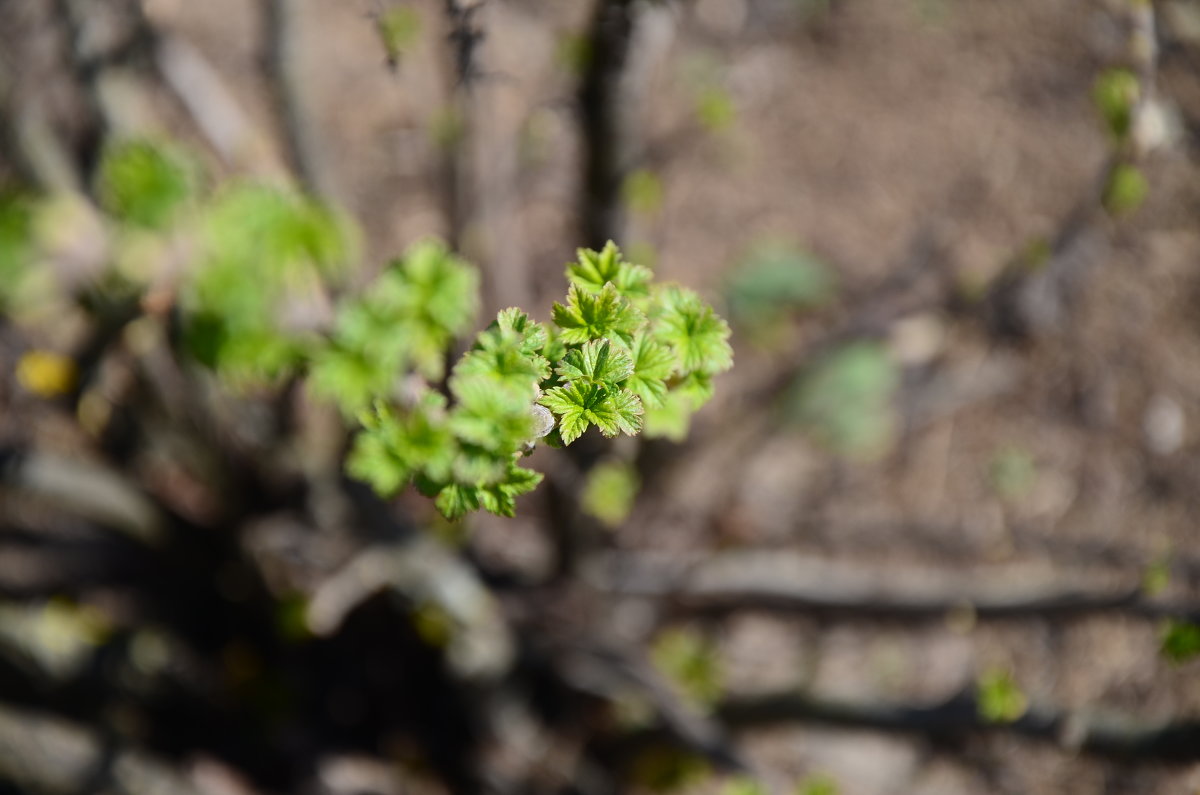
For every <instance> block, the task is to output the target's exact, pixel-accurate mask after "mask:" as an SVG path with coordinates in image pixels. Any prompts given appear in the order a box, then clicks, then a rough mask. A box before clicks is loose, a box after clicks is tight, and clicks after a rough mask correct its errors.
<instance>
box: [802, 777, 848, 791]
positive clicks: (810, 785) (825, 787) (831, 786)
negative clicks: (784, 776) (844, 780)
mask: <svg viewBox="0 0 1200 795" xmlns="http://www.w3.org/2000/svg"><path fill="white" fill-rule="evenodd" d="M839 792H841V788H840V787H838V783H837V781H836V780H835V779H834V778H833V776H829V775H826V774H824V773H818V774H816V775H814V776H809V777H808V778H806V779H804V781H801V782H800V783H799V784H797V785H796V795H838V793H839Z"/></svg>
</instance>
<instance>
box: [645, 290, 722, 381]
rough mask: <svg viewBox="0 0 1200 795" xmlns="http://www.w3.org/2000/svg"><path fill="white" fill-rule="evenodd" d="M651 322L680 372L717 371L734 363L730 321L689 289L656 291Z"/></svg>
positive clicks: (714, 372)
mask: <svg viewBox="0 0 1200 795" xmlns="http://www.w3.org/2000/svg"><path fill="white" fill-rule="evenodd" d="M656 297H657V299H658V302H659V309H658V311H657V313H656V317H655V320H654V324H653V330H654V333H655V335H656V336H657V337H658V339H659V340H660V341H662V342H664V343H666V344H667V345H669V346H670V347H671V349H672V350H673V351H674V352H675V362H676V368H677V369H678V371H679V372H681V373H692V372H698V373H706V374H710V375H711V374H716V373H720V372H724V371H725V370H728V369H729V368H730V367H732V366H733V349H732V348H730V347H729V325H728V324H727V323H726V322H725V321H724V319H722V318H721V316H720V315H718V314H717V313H716V312H714V311H713V308H712V307H711V306H709V305H708V304H706V303H704V302H703V301H701V300H700V297H699V296H698V295H696V294H695V293H694V292H692V291H691V290H686V289H684V288H682V287H674V286H672V287H667V288H664V289H662V290H659V291H658V292H657V293H656Z"/></svg>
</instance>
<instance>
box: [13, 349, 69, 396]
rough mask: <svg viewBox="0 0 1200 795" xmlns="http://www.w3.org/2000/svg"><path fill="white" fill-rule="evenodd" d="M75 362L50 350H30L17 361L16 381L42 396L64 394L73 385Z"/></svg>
mask: <svg viewBox="0 0 1200 795" xmlns="http://www.w3.org/2000/svg"><path fill="white" fill-rule="evenodd" d="M77 377H78V370H77V369H76V367H75V362H74V361H72V360H71V359H70V358H68V357H66V356H63V355H62V354H58V353H52V352H50V351H30V352H29V353H27V354H25V355H24V356H22V357H21V360H20V361H19V362H17V382H18V383H19V384H20V385H21V386H22V387H24V388H25V389H26V390H28V391H30V392H32V393H34V394H35V395H40V396H41V397H44V398H51V397H57V396H58V395H62V394H65V393H67V392H69V391H70V390H71V388H72V387H74V386H75V381H76V379H77Z"/></svg>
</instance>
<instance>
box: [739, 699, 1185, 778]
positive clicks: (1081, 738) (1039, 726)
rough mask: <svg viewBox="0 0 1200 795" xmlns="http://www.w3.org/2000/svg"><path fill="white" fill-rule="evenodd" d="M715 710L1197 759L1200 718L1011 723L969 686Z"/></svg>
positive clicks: (1031, 717)
mask: <svg viewBox="0 0 1200 795" xmlns="http://www.w3.org/2000/svg"><path fill="white" fill-rule="evenodd" d="M716 715H717V716H718V717H719V718H720V719H721V720H722V721H724V722H725V723H727V724H728V725H729V726H731V727H734V728H738V729H749V728H757V727H762V726H769V725H778V724H783V723H797V722H800V723H823V724H831V725H835V726H844V727H848V728H855V729H868V730H873V731H886V732H903V733H910V734H923V735H926V736H927V737H928V738H929V739H932V740H939V739H940V740H950V741H957V740H959V739H961V737H962V735H964V734H967V733H972V734H984V733H991V734H1013V735H1017V736H1021V737H1027V738H1030V739H1034V740H1040V741H1044V742H1050V743H1054V744H1056V745H1058V746H1060V747H1061V748H1063V749H1064V750H1067V751H1071V752H1083V753H1089V754H1095V755H1098V756H1107V757H1125V758H1128V757H1134V758H1138V759H1158V760H1163V761H1171V762H1191V761H1195V760H1197V759H1200V721H1181V722H1170V721H1144V720H1139V719H1136V718H1133V717H1130V716H1125V715H1102V714H1099V713H1088V712H1083V711H1079V712H1072V711H1067V710H1060V709H1055V708H1045V707H1043V708H1036V707H1035V708H1033V709H1030V710H1029V711H1028V712H1027V713H1026V714H1025V715H1023V716H1022V717H1021V718H1019V719H1018V720H1016V721H1013V722H1012V723H991V722H988V721H986V720H984V719H983V718H982V717H981V716H980V714H979V707H978V704H977V703H976V699H975V697H974V695H972V694H970V693H965V694H961V695H958V696H955V697H953V698H951V699H949V700H948V701H946V702H944V703H942V704H937V705H934V706H917V705H910V704H888V703H886V702H880V701H878V700H871V701H865V700H864V701H851V700H837V699H826V698H818V697H814V696H807V695H803V694H799V693H794V692H786V693H773V694H767V695H761V696H731V697H729V698H727V699H726V700H724V701H723V702H721V703H720V704H719V705H718V706H717V707H716Z"/></svg>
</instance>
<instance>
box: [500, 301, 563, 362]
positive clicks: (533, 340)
mask: <svg viewBox="0 0 1200 795" xmlns="http://www.w3.org/2000/svg"><path fill="white" fill-rule="evenodd" d="M492 326H493V327H494V328H497V329H500V331H504V332H511V333H513V334H517V335H518V336H520V338H521V350H522V351H524V352H525V353H528V354H539V355H540V354H541V353H542V349H543V348H545V347H546V343H547V342H549V340H550V334H549V332H548V331H546V327H545V326H543V325H542V324H541V323H538V322H537V321H536V320H533V319H532V318H531V317H529V315H527V314H525V313H524V312H522V311H521V310H520V309H517V308H515V307H510V308H508V309H502V310H500V312H499V314H497V315H496V320H495V322H494V323H493V324H492Z"/></svg>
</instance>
